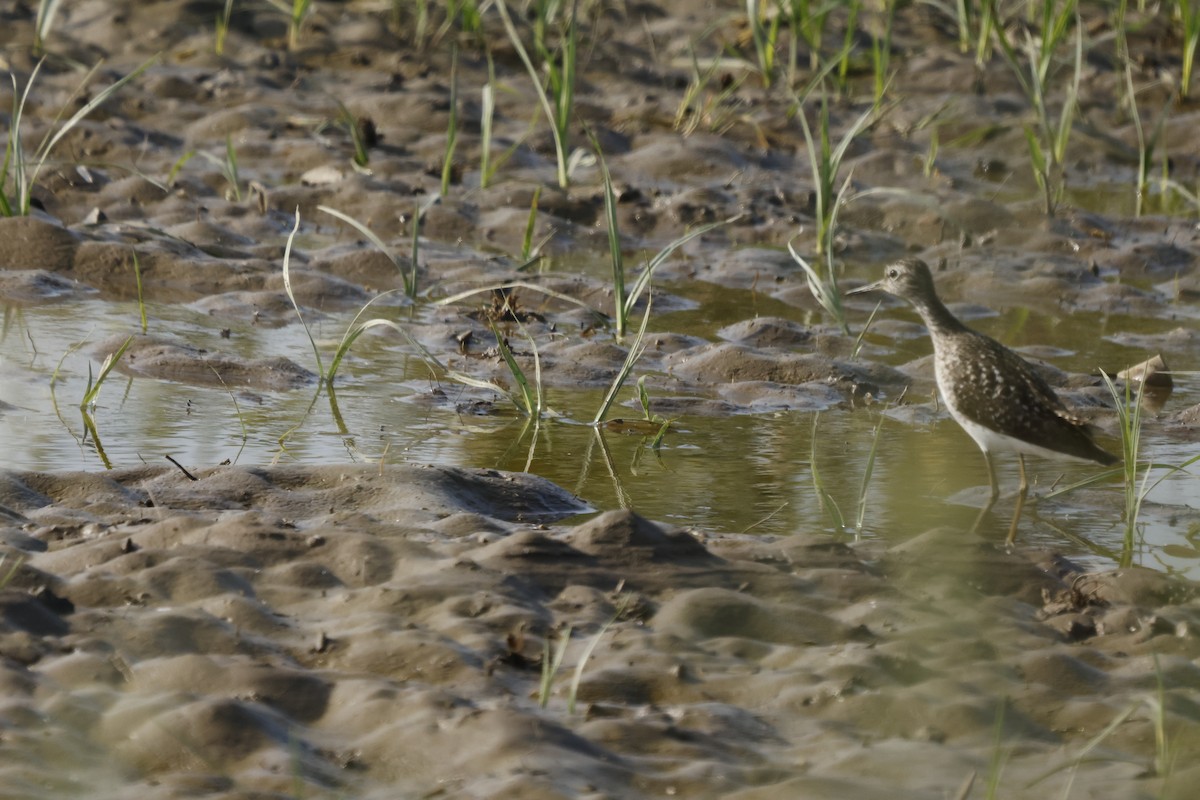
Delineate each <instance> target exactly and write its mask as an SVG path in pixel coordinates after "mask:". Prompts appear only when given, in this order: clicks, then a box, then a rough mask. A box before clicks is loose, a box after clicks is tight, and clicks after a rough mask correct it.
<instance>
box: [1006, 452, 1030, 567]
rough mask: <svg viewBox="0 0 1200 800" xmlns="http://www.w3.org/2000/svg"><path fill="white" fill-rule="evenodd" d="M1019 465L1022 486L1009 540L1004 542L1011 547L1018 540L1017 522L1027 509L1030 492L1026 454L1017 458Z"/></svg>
mask: <svg viewBox="0 0 1200 800" xmlns="http://www.w3.org/2000/svg"><path fill="white" fill-rule="evenodd" d="M1017 464H1018V465H1020V468H1021V486H1020V488H1019V489H1018V490H1017V507H1016V509H1015V510H1014V511H1013V518H1012V523H1011V524H1010V525H1009V526H1008V538H1007V539H1005V540H1004V543H1005V544H1006V545H1011V544H1012V543H1013V542H1015V541H1016V539H1017V522H1019V521H1020V519H1021V511H1022V510H1023V509H1024V508H1025V495H1026V494H1028V492H1029V479H1028V478H1026V477H1025V454H1024V453H1021V454H1019V455H1018V456H1017Z"/></svg>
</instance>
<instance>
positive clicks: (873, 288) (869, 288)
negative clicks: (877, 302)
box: [846, 281, 883, 295]
mask: <svg viewBox="0 0 1200 800" xmlns="http://www.w3.org/2000/svg"><path fill="white" fill-rule="evenodd" d="M882 284H883V281H875V282H874V283H868V284H867V285H866V286H860V287H858V288H857V289H851V290H850V291H848V292H846V294H847V295H851V294H866V293H867V292H881V291H883V285H882Z"/></svg>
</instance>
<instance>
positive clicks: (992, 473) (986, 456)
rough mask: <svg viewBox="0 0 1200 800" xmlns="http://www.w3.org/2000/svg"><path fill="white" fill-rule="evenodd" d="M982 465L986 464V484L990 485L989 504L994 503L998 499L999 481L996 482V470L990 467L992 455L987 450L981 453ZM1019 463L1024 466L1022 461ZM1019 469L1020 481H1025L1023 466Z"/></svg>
mask: <svg viewBox="0 0 1200 800" xmlns="http://www.w3.org/2000/svg"><path fill="white" fill-rule="evenodd" d="M983 463H985V464H987V471H988V483H990V484H991V485H992V500H991V503H995V502H996V499H997V498H999V497H1000V481H998V480H996V468H995V467H993V466H992V454H991V453H989V452H988V451H987V450H984V451H983ZM1021 463H1022V465H1024V463H1025V462H1023V461H1022V462H1021ZM1021 469H1022V472H1021V480H1022V481H1024V480H1025V472H1024V466H1022V468H1021ZM988 507H989V508H990V507H991V504H989V506H988Z"/></svg>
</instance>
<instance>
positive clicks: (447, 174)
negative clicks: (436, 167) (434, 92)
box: [442, 44, 458, 195]
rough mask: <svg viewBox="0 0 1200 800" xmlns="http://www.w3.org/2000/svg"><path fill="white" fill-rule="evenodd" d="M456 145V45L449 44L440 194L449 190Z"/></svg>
mask: <svg viewBox="0 0 1200 800" xmlns="http://www.w3.org/2000/svg"><path fill="white" fill-rule="evenodd" d="M457 145H458V47H457V46H456V45H453V44H452V45H451V46H450V117H449V119H448V120H447V122H446V155H445V157H444V158H443V159H442V194H443V195H445V194H448V193H449V192H450V179H451V178H452V177H453V176H454V149H455V147H456V146H457Z"/></svg>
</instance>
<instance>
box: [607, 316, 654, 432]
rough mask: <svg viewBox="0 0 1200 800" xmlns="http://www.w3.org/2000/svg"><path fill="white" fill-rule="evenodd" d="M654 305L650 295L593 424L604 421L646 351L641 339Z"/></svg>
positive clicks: (644, 334)
mask: <svg viewBox="0 0 1200 800" xmlns="http://www.w3.org/2000/svg"><path fill="white" fill-rule="evenodd" d="M653 305H654V298H653V297H650V298H649V299H648V300H647V301H646V312H645V313H644V314H642V325H641V327H640V328H638V332H637V336H636V337H634V340H633V343H632V344H630V346H629V352H628V353H627V354H626V355H625V363H623V364H622V365H621V369H620V371H619V372H618V373H617V376H616V377H615V378H613V382H612V384H610V385H609V387H608V391H607V392H606V393H605V395H604V400H603V401H601V403H600V410H599V411H597V412H596V416H595V418H594V419H593V420H592V424H593V425H597V426H598V425H600V423H602V422H604V418H605V417H607V416H608V411H609V409H610V408H612V404H613V402H614V401H616V399H617V394H618V393H619V392H620V391H621V387H622V386H624V385H625V381H626V380H628V379H629V374H630V373H631V372H633V367H634V365H635V364H637V362H638V359H640V358H641V357H642V354H643V353H644V352H646V346H645V345H644V344H643V343H642V340H643V339H644V338H645V336H646V326H647V325H649V324H650V309H651V307H652V306H653Z"/></svg>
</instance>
